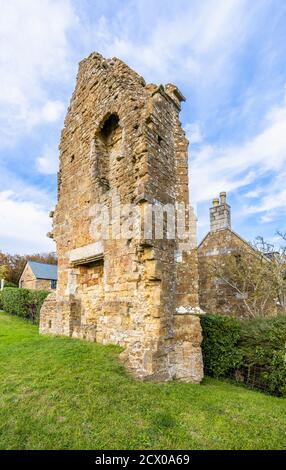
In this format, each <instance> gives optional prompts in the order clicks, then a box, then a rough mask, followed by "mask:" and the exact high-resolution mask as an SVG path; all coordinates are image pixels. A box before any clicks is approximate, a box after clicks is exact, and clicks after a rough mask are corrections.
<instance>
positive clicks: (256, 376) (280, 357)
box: [239, 316, 286, 395]
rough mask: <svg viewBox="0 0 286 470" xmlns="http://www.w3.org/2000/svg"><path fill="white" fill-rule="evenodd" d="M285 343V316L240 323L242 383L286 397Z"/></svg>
mask: <svg viewBox="0 0 286 470" xmlns="http://www.w3.org/2000/svg"><path fill="white" fill-rule="evenodd" d="M285 342H286V317H285V316H284V317H282V316H280V317H279V316H278V317H275V318H270V319H265V318H263V319H255V320H248V321H243V322H241V338H240V341H239V349H240V351H241V353H242V355H243V361H242V366H241V371H240V372H241V374H242V376H243V377H244V381H245V383H247V384H253V385H254V386H257V387H259V388H262V389H265V390H267V391H269V392H271V393H274V394H278V395H286V363H285Z"/></svg>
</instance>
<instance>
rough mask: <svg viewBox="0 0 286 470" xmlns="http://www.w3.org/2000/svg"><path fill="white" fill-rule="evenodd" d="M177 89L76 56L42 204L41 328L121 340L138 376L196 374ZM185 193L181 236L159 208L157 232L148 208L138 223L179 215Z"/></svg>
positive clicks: (191, 244)
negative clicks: (51, 205) (48, 274)
mask: <svg viewBox="0 0 286 470" xmlns="http://www.w3.org/2000/svg"><path fill="white" fill-rule="evenodd" d="M183 99H184V98H183V96H182V95H181V93H180V91H179V90H178V89H177V88H176V87H175V86H174V85H171V84H169V85H165V86H162V85H160V86H157V85H154V84H149V85H147V84H146V83H145V81H144V79H143V78H142V77H140V76H139V75H138V74H137V73H135V72H134V71H132V70H131V69H130V68H129V67H128V66H127V65H126V64H124V63H123V62H122V61H120V60H119V59H116V58H115V59H110V60H106V59H104V58H103V57H102V56H100V55H99V54H96V53H94V54H92V55H91V56H90V57H89V58H88V59H86V60H84V61H82V62H81V64H80V67H79V72H78V77H77V84H76V88H75V91H74V93H73V96H72V99H71V103H70V106H69V108H68V112H67V116H66V119H65V126H64V129H63V131H62V136H61V144H60V170H59V176H58V203H57V206H56V208H55V211H54V212H53V213H51V216H52V217H53V232H52V237H53V238H54V240H55V242H56V246H57V254H58V285H57V291H56V293H53V294H51V295H50V296H49V297H48V298H47V300H46V301H45V303H44V305H43V307H42V311H41V320H40V331H41V333H50V334H58V335H68V336H71V337H74V338H84V339H88V340H92V341H97V342H100V343H103V344H108V343H113V344H119V345H121V346H123V347H124V348H125V350H124V352H123V353H122V354H121V359H122V361H124V363H125V365H126V367H127V369H128V370H129V371H131V372H132V373H133V375H135V376H136V377H139V378H148V379H153V380H170V379H174V378H175V379H179V380H183V381H190V382H200V380H201V379H202V376H203V367H202V355H201V347H200V345H201V339H202V338H201V327H200V318H199V313H200V309H199V307H198V266H197V253H196V220H195V216H194V214H193V212H192V210H189V209H190V207H189V195H188V152H187V150H188V141H187V139H186V137H185V134H184V131H183V130H182V127H181V124H180V121H179V111H180V105H181V101H182V100H183ZM182 203H183V204H184V205H185V210H184V211H185V214H186V217H185V219H186V224H187V226H186V228H187V229H189V230H188V231H189V237H188V239H185V238H183V237H182V238H180V235H178V233H177V231H176V233H175V235H174V236H169V235H168V233H169V232H168V231H169V227H168V223H167V221H166V218H165V216H164V217H163V219H162V226H163V234H164V236H163V237H161V238H160V237H158V236H156V234H154V228H155V227H154V219H152V215H151V224H149V225H148V227H149V232H148V230H147V233H146V231H143V234H142V220H143V221H145V220H146V219H148V217H149V218H150V212H148V210H147V209H148V207H150V206H151V207H152V208H155V209H156V208H157V209H160V208H161V207H163V206H164V207H169V208H170V211H171V212H172V211H175V214H176V211H177V210H179V209H177V207H178V204H182ZM166 205H167V206H166ZM103 206H104V207H105V208H108V211H107V212H104V215H103V216H102V213H101V214H99V211H100V207H103ZM122 206H123V207H122ZM117 209H118V211H117ZM132 211H133V212H134V213H135V215H134V214H133V215H132V217H130V212H132ZM114 213H115V214H116V215H115V217H114V216H113V217H112V214H114ZM118 214H119V215H118ZM148 214H149V215H148ZM153 217H154V215H153ZM130 225H132V227H130ZM177 225H178V224H177ZM103 227H104V230H103ZM150 227H151V230H150ZM123 228H124V230H123V231H124V234H125V236H122V233H121V230H122V229H123ZM177 228H178V227H177ZM129 231H130V235H129Z"/></svg>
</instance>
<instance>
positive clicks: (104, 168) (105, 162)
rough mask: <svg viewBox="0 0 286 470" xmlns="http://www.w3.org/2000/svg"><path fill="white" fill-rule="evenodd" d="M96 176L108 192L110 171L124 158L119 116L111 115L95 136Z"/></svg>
mask: <svg viewBox="0 0 286 470" xmlns="http://www.w3.org/2000/svg"><path fill="white" fill-rule="evenodd" d="M95 150H96V176H97V179H98V181H99V183H100V185H101V186H102V187H103V188H104V189H106V190H108V189H109V187H110V171H111V169H112V168H114V167H115V165H116V161H117V160H120V159H121V157H122V128H121V126H120V124H119V117H118V116H117V114H110V115H109V116H108V118H107V119H106V120H105V121H104V123H103V125H102V126H101V127H100V130H99V131H98V133H97V134H96V136H95Z"/></svg>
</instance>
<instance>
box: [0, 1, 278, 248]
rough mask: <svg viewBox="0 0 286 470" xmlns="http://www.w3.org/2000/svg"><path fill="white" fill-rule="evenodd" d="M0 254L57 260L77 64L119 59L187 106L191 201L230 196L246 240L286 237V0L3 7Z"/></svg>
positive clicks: (204, 210)
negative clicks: (94, 56)
mask: <svg viewBox="0 0 286 470" xmlns="http://www.w3.org/2000/svg"><path fill="white" fill-rule="evenodd" d="M0 9H1V10H0V11H1V17H0V77H1V78H0V80H1V82H0V85H1V86H0V220H1V223H0V250H2V251H9V252H12V253H16V252H18V253H32V252H36V251H48V250H54V249H55V246H54V243H53V242H52V241H51V240H49V239H48V238H46V233H47V232H48V231H49V230H50V220H49V218H48V212H49V210H50V209H52V208H53V206H54V205H55V201H56V172H57V166H58V143H59V137H60V131H61V128H62V126H63V120H64V115H65V110H66V108H67V105H68V103H69V99H70V96H71V93H72V90H73V88H74V85H75V77H76V72H77V64H78V62H79V61H80V60H81V59H82V58H84V57H86V56H87V55H89V54H90V52H92V51H98V52H100V53H102V54H103V55H104V56H106V57H113V56H118V57H120V58H121V59H122V60H124V61H125V62H126V63H127V64H128V65H130V66H131V67H132V68H134V69H135V70H136V71H137V72H139V73H140V74H141V75H143V76H144V78H145V79H146V81H148V82H155V83H163V84H164V83H168V82H173V83H176V84H177V85H178V87H179V88H180V89H181V91H182V92H183V94H184V95H185V96H186V98H187V102H186V103H185V104H184V105H183V110H182V113H181V120H182V124H183V126H184V128H185V129H186V131H187V135H188V137H189V139H190V192H191V199H192V202H193V204H194V206H195V209H196V212H197V215H198V222H199V239H200V238H202V236H203V235H204V234H205V233H206V232H207V230H208V227H209V224H208V208H209V205H210V201H211V199H212V198H213V197H215V196H217V195H218V193H219V192H220V191H223V190H225V191H227V192H228V199H229V202H230V203H231V205H232V219H233V228H234V230H236V231H237V232H239V233H240V234H241V235H242V236H243V237H245V238H246V239H248V240H253V239H254V237H255V236H257V235H263V236H265V238H267V239H269V240H275V232H276V230H277V229H279V230H282V231H283V230H285V231H286V223H285V216H286V185H285V179H286V27H285V25H286V2H285V1H284V0H199V1H197V0H176V1H175V2H174V1H173V0H172V1H171V0H157V1H156V2H154V0H152V1H151V0H136V1H135V0H134V1H133V0H132V1H131V0H109V1H108V2H107V1H106V0H41V1H38V0H9V1H7V0H0Z"/></svg>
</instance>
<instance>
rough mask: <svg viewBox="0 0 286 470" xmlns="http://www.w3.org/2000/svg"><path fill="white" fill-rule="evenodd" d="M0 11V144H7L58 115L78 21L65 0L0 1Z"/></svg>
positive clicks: (61, 109)
mask: <svg viewBox="0 0 286 470" xmlns="http://www.w3.org/2000/svg"><path fill="white" fill-rule="evenodd" d="M0 10H1V15H0V44H1V46H0V75H1V87H0V129H1V131H0V145H11V144H12V143H13V144H14V143H15V141H17V140H18V139H19V138H20V137H21V136H23V134H24V135H25V133H27V132H29V131H30V130H31V129H32V128H33V127H34V126H35V125H37V124H41V123H42V122H46V123H47V122H48V123H52V122H54V121H56V120H57V119H58V118H59V117H60V116H61V114H62V112H63V109H64V105H63V103H62V102H61V100H60V99H59V98H58V96H60V86H61V85H62V84H63V83H64V82H65V81H67V80H69V72H70V71H71V63H70V54H71V50H70V45H69V41H68V32H69V30H70V29H71V28H72V27H74V25H75V24H76V22H77V17H76V15H75V13H74V12H73V9H72V6H71V2H70V1H69V0H57V1H54V0H41V1H40V2H39V1H38V0H25V1H24V2H23V1H22V0H11V1H8V2H7V1H6V0H0ZM52 84H53V85H54V91H53V92H52V93H51V85H52Z"/></svg>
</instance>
